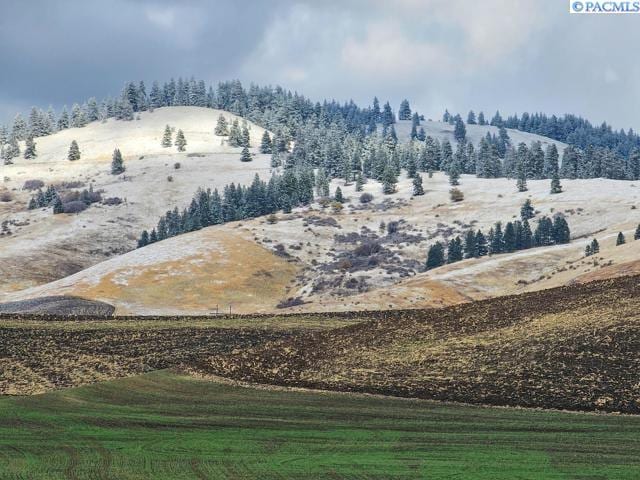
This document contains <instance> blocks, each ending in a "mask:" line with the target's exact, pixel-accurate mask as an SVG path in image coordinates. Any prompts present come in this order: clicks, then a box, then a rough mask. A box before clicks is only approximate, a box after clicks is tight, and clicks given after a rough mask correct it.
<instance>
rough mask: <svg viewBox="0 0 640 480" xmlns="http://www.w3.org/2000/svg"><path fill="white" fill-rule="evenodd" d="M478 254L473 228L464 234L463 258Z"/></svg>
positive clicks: (473, 256)
mask: <svg viewBox="0 0 640 480" xmlns="http://www.w3.org/2000/svg"><path fill="white" fill-rule="evenodd" d="M477 256H478V243H477V241H476V235H475V233H473V230H468V231H467V233H466V234H465V236H464V258H475V257H477Z"/></svg>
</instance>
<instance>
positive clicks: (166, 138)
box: [162, 125, 173, 148]
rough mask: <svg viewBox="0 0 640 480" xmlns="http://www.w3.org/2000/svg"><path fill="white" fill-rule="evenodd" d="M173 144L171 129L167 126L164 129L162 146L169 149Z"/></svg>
mask: <svg viewBox="0 0 640 480" xmlns="http://www.w3.org/2000/svg"><path fill="white" fill-rule="evenodd" d="M172 144H173V142H172V140H171V127H170V126H169V125H167V126H166V127H164V134H163V135H162V146H163V147H165V148H167V147H170V146H171V145H172Z"/></svg>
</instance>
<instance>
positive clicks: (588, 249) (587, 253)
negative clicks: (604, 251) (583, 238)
mask: <svg viewBox="0 0 640 480" xmlns="http://www.w3.org/2000/svg"><path fill="white" fill-rule="evenodd" d="M591 255H593V254H592V252H591V244H587V246H586V247H584V256H585V257H590V256H591Z"/></svg>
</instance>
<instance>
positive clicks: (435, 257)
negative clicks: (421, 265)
mask: <svg viewBox="0 0 640 480" xmlns="http://www.w3.org/2000/svg"><path fill="white" fill-rule="evenodd" d="M444 263H445V259H444V247H443V246H442V243H440V242H436V243H434V244H433V245H431V246H430V247H429V252H428V254H427V265H426V266H427V270H431V269H433V268H438V267H441V266H442V265H444Z"/></svg>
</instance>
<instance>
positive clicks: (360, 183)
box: [356, 172, 364, 192]
mask: <svg viewBox="0 0 640 480" xmlns="http://www.w3.org/2000/svg"><path fill="white" fill-rule="evenodd" d="M363 186H364V178H362V173H360V172H358V175H357V176H356V192H361V191H362V190H363Z"/></svg>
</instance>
